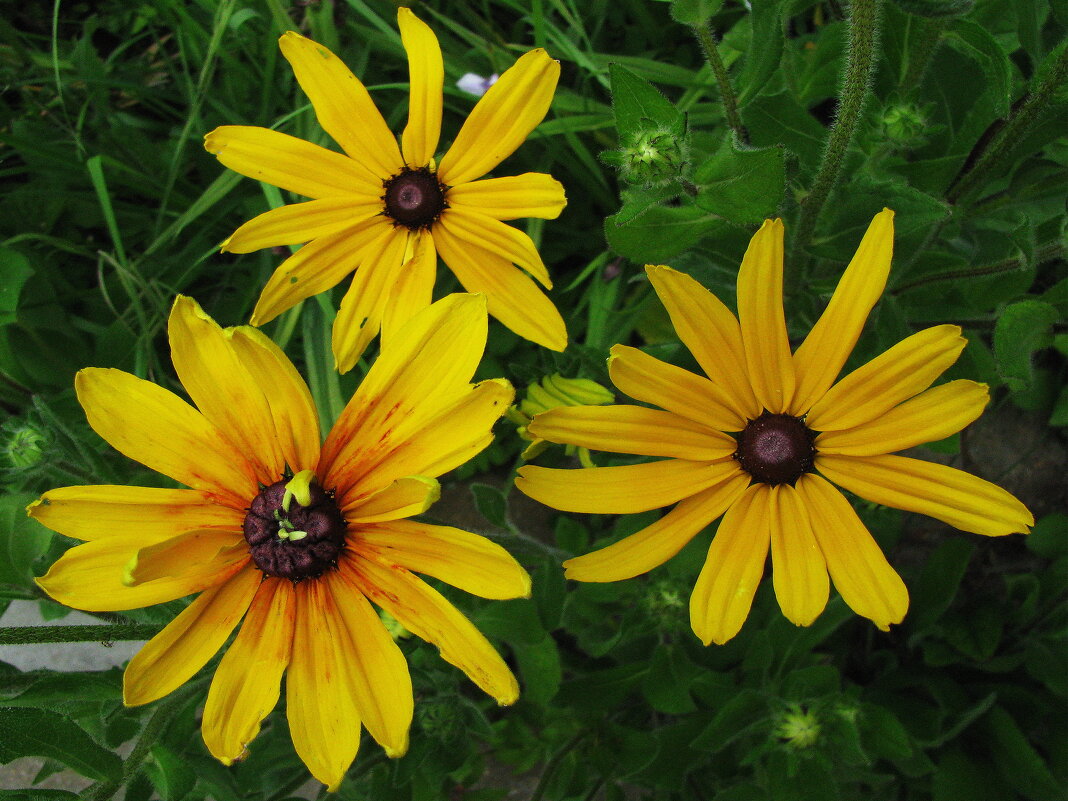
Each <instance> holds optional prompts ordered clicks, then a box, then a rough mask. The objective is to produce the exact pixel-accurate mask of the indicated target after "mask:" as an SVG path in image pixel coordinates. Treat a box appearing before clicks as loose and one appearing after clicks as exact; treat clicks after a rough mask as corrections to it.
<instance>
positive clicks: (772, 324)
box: [710, 220, 794, 414]
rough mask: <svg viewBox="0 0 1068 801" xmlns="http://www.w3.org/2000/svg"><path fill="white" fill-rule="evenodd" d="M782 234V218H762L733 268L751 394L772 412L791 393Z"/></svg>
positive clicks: (782, 407)
mask: <svg viewBox="0 0 1068 801" xmlns="http://www.w3.org/2000/svg"><path fill="white" fill-rule="evenodd" d="M782 240H783V226H782V220H765V221H764V224H763V225H762V226H761V227H760V230H759V231H757V232H756V234H754V235H753V239H752V241H751V242H750V243H749V247H748V248H747V249H746V251H745V256H744V257H743V258H742V266H741V269H739V270H738V320H739V322H740V323H741V328H742V344H743V345H744V348H745V361H746V365H747V367H748V368H749V379H750V381H751V382H752V385H753V391H754V392H755V393H756V397H757V400H758V401H760V403H761V405H762V406H763V407H764V408H765V409H767V410H768V411H769V412H774V413H776V414H779V413H780V412H783V411H785V410H786V409H787V408H788V407H789V405H790V401H791V400H792V399H793V395H794V360H793V357H792V356H791V355H790V340H789V337H787V335H786V317H785V316H784V312H783V305H782V267H783V252H782ZM710 377H711V378H713V380H714V379H715V376H710Z"/></svg>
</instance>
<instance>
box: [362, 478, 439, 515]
mask: <svg viewBox="0 0 1068 801" xmlns="http://www.w3.org/2000/svg"><path fill="white" fill-rule="evenodd" d="M440 497H441V485H440V484H439V483H438V482H437V481H436V480H435V479H433V478H427V477H426V476H406V477H404V478H398V479H397V480H396V481H394V482H393V483H392V484H390V485H389V486H387V487H385V488H384V489H381V490H379V491H378V492H375V493H373V494H371V495H369V496H366V497H364V498H359V499H358V500H356V501H355V502H351V501H350V502H348V503H346V504H345V506H344V507H343V508H342V512H343V513H344V515H345V519H346V520H347V521H348V522H349V523H378V522H381V521H383V520H398V519H400V518H402V517H413V516H415V515H420V514H422V513H423V512H425V511H426V510H427V509H429V508H430V507H431V506H432V505H433V504H434V503H435V502H437V500H438V498H440Z"/></svg>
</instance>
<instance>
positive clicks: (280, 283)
mask: <svg viewBox="0 0 1068 801" xmlns="http://www.w3.org/2000/svg"><path fill="white" fill-rule="evenodd" d="M392 231H393V228H392V227H391V226H390V224H389V223H388V222H386V221H385V220H384V219H383V218H382V217H372V218H370V219H368V220H364V221H363V222H361V223H356V224H355V225H353V226H351V227H349V228H345V229H344V230H341V231H338V232H337V233H335V234H330V235H329V236H321V237H319V238H318V239H316V240H314V241H312V242H309V243H308V244H307V245H305V246H304V247H302V248H301V249H300V250H298V251H297V252H296V253H294V254H293V255H292V256H290V257H289V258H288V259H286V260H285V261H284V262H282V263H281V264H280V265H278V269H276V270H275V271H274V274H273V275H272V276H271V277H270V279H269V280H268V281H267V285H266V286H264V287H263V291H262V292H260V298H259V300H258V301H256V308H255V309H254V310H253V312H252V320H251V322H252V324H253V325H264V324H265V323H269V322H270V321H271V320H273V319H274V318H275V317H277V316H278V315H279V314H281V313H282V312H284V311H285V310H286V309H289V308H292V307H293V306H296V305H297V304H298V303H299V302H300V301H302V300H304V299H305V298H310V297H311V296H312V295H318V294H319V293H320V292H325V291H326V290H328V289H330V288H331V287H333V286H335V285H336V284H338V283H339V282H340V281H341V279H342V278H344V277H345V276H346V275H348V274H349V273H351V272H352V271H353V270H355V269H356V268H357V267H358V266H359V264H360V261H361V260H362V259H364V258H368V257H371V256H372V255H373V253H374V252H375V251H374V249H373V247H374V245H375V243H376V242H378V241H379V240H380V239H382V238H383V237H384V236H386V235H387V234H390V233H392Z"/></svg>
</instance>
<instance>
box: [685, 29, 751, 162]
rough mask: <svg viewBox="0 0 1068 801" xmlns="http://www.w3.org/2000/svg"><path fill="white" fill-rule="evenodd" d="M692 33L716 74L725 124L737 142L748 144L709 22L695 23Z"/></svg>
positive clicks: (747, 135) (747, 137) (732, 89)
mask: <svg viewBox="0 0 1068 801" xmlns="http://www.w3.org/2000/svg"><path fill="white" fill-rule="evenodd" d="M693 34H694V36H696V37H697V41H698V43H699V44H700V45H701V49H702V50H703V51H704V53H705V59H706V60H707V61H708V66H710V67H711V68H712V74H713V75H715V76H716V83H717V84H719V94H720V97H721V98H723V111H724V113H725V114H726V115H727V124H728V125H729V126H730V127H731V130H732V131H734V135H735V136H736V137H737V138H738V141H739V142H741V143H742V144H748V142H749V132H748V131H747V130H746V129H745V126H744V125H742V118H741V117H740V116H739V115H738V100H737V98H736V97H735V95H734V88H733V87H732V86H731V79H730V76H729V75H727V68H726V67H725V66H724V64H723V59H722V58H720V57H719V48H718V47H717V46H716V38H715V37H714V36H713V35H712V26H711V25H710V24H706V25H695V26H694V27H693Z"/></svg>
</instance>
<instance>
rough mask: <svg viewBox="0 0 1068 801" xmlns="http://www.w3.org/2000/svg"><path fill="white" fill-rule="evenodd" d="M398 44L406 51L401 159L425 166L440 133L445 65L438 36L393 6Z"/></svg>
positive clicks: (418, 20) (435, 147) (413, 16)
mask: <svg viewBox="0 0 1068 801" xmlns="http://www.w3.org/2000/svg"><path fill="white" fill-rule="evenodd" d="M397 24H398V25H399V26H400V35H401V44H403V45H404V50H405V52H407V54H408V73H409V83H410V90H409V93H408V124H407V125H406V126H405V128H404V133H403V134H402V135H401V149H402V151H403V153H404V161H405V162H406V163H407V164H408V166H409V167H425V166H426V165H427V164H429V163H430V160H431V159H432V158H434V151H435V150H437V148H438V137H439V136H440V135H441V90H442V86H443V85H444V83H445V66H444V64H443V63H442V60H441V47H440V46H438V38H437V37H436V36H435V35H434V32H433V31H432V30H430V27H429V26H428V25H427V24H426V23H425V22H423V21H422V20H420V19H419V18H418V17H416V16H415V14H413V13H412V12H411V10H410V9H407V8H399V9H397Z"/></svg>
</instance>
